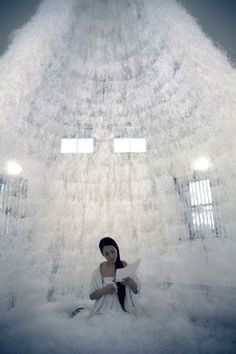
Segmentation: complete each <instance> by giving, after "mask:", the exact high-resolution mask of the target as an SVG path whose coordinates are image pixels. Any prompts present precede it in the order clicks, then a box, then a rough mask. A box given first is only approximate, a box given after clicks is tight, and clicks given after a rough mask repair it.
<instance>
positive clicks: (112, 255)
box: [102, 246, 117, 264]
mask: <svg viewBox="0 0 236 354" xmlns="http://www.w3.org/2000/svg"><path fill="white" fill-rule="evenodd" d="M102 254H103V256H104V257H105V258H106V260H107V262H108V263H110V264H115V263H116V259H117V250H116V248H115V247H114V246H104V247H103V250H102Z"/></svg>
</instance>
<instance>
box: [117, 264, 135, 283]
mask: <svg viewBox="0 0 236 354" xmlns="http://www.w3.org/2000/svg"><path fill="white" fill-rule="evenodd" d="M140 261H141V258H139V259H138V260H137V261H135V262H134V263H131V264H128V265H127V266H126V267H124V268H119V269H117V270H116V282H120V281H122V279H124V278H126V277H132V275H134V274H135V272H136V270H137V268H138V266H139V263H140Z"/></svg>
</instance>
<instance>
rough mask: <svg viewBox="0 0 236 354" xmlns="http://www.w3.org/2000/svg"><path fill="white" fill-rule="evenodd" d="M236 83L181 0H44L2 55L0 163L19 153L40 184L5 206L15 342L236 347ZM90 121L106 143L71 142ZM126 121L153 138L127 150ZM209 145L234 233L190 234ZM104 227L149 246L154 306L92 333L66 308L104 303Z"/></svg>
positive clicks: (130, 256)
mask: <svg viewBox="0 0 236 354" xmlns="http://www.w3.org/2000/svg"><path fill="white" fill-rule="evenodd" d="M235 87H236V72H235V69H234V68H232V67H231V65H230V64H229V62H228V61H227V58H226V56H225V55H224V54H222V53H221V52H220V51H219V50H218V49H217V48H216V47H215V46H214V45H213V43H212V42H211V41H210V40H209V39H208V38H207V36H206V35H205V34H204V33H203V32H202V30H201V29H200V28H199V26H198V25H197V23H196V22H195V20H194V19H193V18H192V17H191V16H189V15H188V14H187V13H186V12H185V10H184V9H183V8H181V7H180V6H179V5H178V4H177V2H175V1H173V0H145V1H144V0H58V1H56V0H45V1H43V2H42V4H41V6H40V7H39V9H38V11H37V13H36V14H35V16H33V17H32V19H31V20H30V21H29V23H27V24H25V25H24V27H22V28H21V29H19V30H17V31H16V32H15V33H14V36H12V41H11V43H10V45H9V48H8V50H7V51H6V52H5V54H4V55H3V56H2V57H1V58H0V123H1V129H0V166H1V174H3V175H4V174H5V170H4V166H5V163H6V161H8V160H13V161H18V163H19V164H20V165H21V166H23V171H22V174H21V176H22V177H23V178H24V179H27V181H28V191H27V208H26V217H22V218H20V219H19V220H17V222H16V220H15V218H14V215H13V212H12V210H11V209H10V208H7V207H6V206H3V207H2V208H1V210H2V212H1V214H0V284H1V289H0V295H1V297H0V301H1V302H0V310H1V311H0V312H1V321H2V322H1V330H2V332H1V333H2V334H1V335H0V339H1V350H2V351H3V352H4V353H7V354H8V353H11V354H13V353H14V352H15V351H16V350H17V354H22V353H26V352H30V353H34V354H38V353H49V352H50V353H57V354H64V353H78V352H81V353H93V352H94V348H96V352H97V353H105V352H107V353H111V352H112V353H113V352H115V349H117V348H118V351H117V352H119V351H120V352H123V353H134V352H135V353H144V352H148V353H157V352H158V353H165V354H166V353H186V354H189V353H191V354H199V353H204V354H205V353H212V354H213V353H214V354H215V353H227V354H228V353H230V354H232V353H233V351H232V350H231V348H232V341H233V339H232V338H234V337H235V336H234V333H233V331H232V327H233V324H234V323H235V316H236V315H235V309H236V306H235V290H234V289H235V287H236V278H235V266H236V264H235V262H236V247H235V235H236V218H235V215H236V183H235V181H236V138H235V137H236V125H235V117H236V90H235ZM85 131H86V132H91V134H88V135H89V137H93V138H94V143H95V144H94V152H93V153H89V154H78V153H77V154H74V153H73V154H70V153H67V154H66V153H63V154H62V153H61V139H62V138H63V137H81V136H84V135H83V134H84V132H85ZM117 132H121V133H122V134H120V135H119V136H123V137H143V138H145V141H146V145H147V146H146V153H135V154H130V153H115V152H114V145H113V144H114V138H115V137H117V136H118V135H117V134H116V133H117ZM199 156H207V157H208V158H209V160H210V161H211V166H210V168H209V169H208V171H207V176H204V178H206V179H211V178H212V177H214V178H217V179H218V180H219V184H217V186H216V187H214V188H213V189H212V198H213V199H214V202H215V201H216V202H217V203H218V205H219V207H220V210H221V212H222V217H223V226H224V228H225V230H226V235H227V237H223V238H222V237H218V238H206V239H198V240H192V241H191V240H186V241H179V240H180V239H181V235H182V234H186V233H188V225H186V222H185V219H184V218H183V217H182V215H184V213H182V211H183V209H184V208H185V206H183V204H182V203H181V201H180V199H179V196H178V195H177V193H176V189H175V184H174V177H183V176H192V174H193V172H194V171H193V163H194V161H195V160H196V159H198V158H199ZM14 198H15V196H14V195H11V196H9V202H10V200H11V199H14ZM185 211H186V210H184V212H185ZM186 212H189V210H187V211H186ZM11 213H12V214H11ZM9 216H11V218H10V217H9ZM6 217H9V218H8V219H7V225H6V223H5V221H6ZM8 221H9V222H8ZM2 225H6V227H5V228H4V230H7V232H6V233H5V234H3V232H2V230H3V228H2ZM16 225H17V227H16ZM104 235H110V236H111V237H114V239H115V240H116V241H117V243H118V245H119V247H120V252H121V259H123V260H125V261H127V262H128V263H132V262H133V261H134V260H135V259H137V258H138V257H141V258H142V263H141V265H140V269H139V272H140V274H139V277H140V278H141V280H142V284H144V285H143V291H142V293H141V294H140V298H141V299H140V300H142V301H141V302H142V303H143V305H144V308H145V310H146V311H147V313H148V314H149V320H146V321H145V320H143V321H141V322H139V323H135V324H134V323H132V324H130V326H126V321H123V322H122V320H121V321H120V322H119V323H118V324H117V323H116V324H115V325H114V326H115V327H116V333H117V332H119V333H121V336H119V340H118V338H117V335H116V334H114V333H115V332H114V326H113V325H111V323H110V322H109V323H105V324H104V323H103V325H104V326H106V325H107V327H108V331H109V336H108V338H109V340H110V341H107V338H105V339H104V336H103V335H102V334H104V333H106V331H105V330H104V328H103V326H102V324H101V323H99V324H97V325H94V326H92V325H91V327H90V328H89V329H90V330H91V331H92V334H93V335H90V334H91V332H90V331H88V328H85V325H84V327H83V325H80V324H76V322H75V321H74V322H73V323H72V320H71V319H68V317H66V316H67V313H69V312H70V310H73V309H74V307H76V306H80V304H81V303H83V302H85V305H88V304H89V305H91V304H90V302H89V300H88V287H89V280H88V279H90V276H91V273H92V270H93V269H94V268H95V267H97V266H98V264H99V263H100V262H101V261H102V260H103V258H102V256H101V254H100V251H99V249H98V243H99V240H100V238H101V237H103V236H104ZM69 299H71V300H69ZM69 301H70V308H69V305H68V303H69ZM195 320H196V321H195ZM127 323H128V321H127ZM110 332H111V333H110ZM113 332H114V333H113ZM88 333H89V338H88ZM104 343H105V344H104ZM114 343H115V344H114ZM55 347H56V349H55ZM104 347H105V348H106V351H105V350H104ZM80 349H81V350H80ZM230 350H231V351H230ZM14 354H15V353H14Z"/></svg>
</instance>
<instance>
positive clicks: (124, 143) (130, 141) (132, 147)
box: [114, 138, 146, 153]
mask: <svg viewBox="0 0 236 354" xmlns="http://www.w3.org/2000/svg"><path fill="white" fill-rule="evenodd" d="M114 151H115V152H119V153H122V152H146V141H145V139H144V138H115V139H114Z"/></svg>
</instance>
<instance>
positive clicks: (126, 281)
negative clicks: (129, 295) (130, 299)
mask: <svg viewBox="0 0 236 354" xmlns="http://www.w3.org/2000/svg"><path fill="white" fill-rule="evenodd" d="M121 284H123V285H126V286H129V287H130V289H131V290H132V291H133V293H134V294H138V285H137V283H136V282H135V281H134V279H133V278H131V277H127V278H124V279H123V280H122V282H121Z"/></svg>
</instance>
